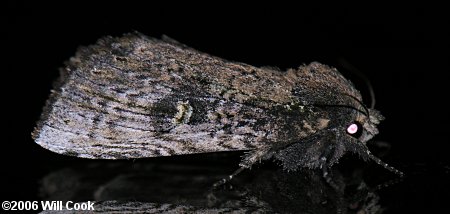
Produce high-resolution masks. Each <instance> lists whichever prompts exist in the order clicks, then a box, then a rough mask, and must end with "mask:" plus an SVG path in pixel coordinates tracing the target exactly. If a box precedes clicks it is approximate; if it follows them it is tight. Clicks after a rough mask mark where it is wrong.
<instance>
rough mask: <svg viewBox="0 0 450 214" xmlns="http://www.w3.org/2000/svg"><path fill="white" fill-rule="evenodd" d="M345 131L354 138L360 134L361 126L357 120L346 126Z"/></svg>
mask: <svg viewBox="0 0 450 214" xmlns="http://www.w3.org/2000/svg"><path fill="white" fill-rule="evenodd" d="M347 133H348V134H350V135H351V136H354V137H356V138H358V137H360V136H361V134H362V126H361V124H360V123H359V122H353V123H352V124H350V125H349V126H348V127H347Z"/></svg>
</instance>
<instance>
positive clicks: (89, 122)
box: [32, 33, 402, 179]
mask: <svg viewBox="0 0 450 214" xmlns="http://www.w3.org/2000/svg"><path fill="white" fill-rule="evenodd" d="M382 119H383V117H382V116H381V114H380V113H379V112H378V111H377V110H375V109H373V108H367V107H366V106H365V105H364V104H363V102H362V97H361V94H360V92H359V91H358V90H356V89H355V88H354V86H353V84H352V83H351V82H350V81H348V80H347V79H345V78H344V77H343V76H342V75H341V74H340V73H339V72H338V71H337V70H336V69H335V68H332V67H329V66H326V65H323V64H320V63H317V62H313V63H311V64H309V65H302V66H300V67H298V68H296V69H288V70H287V71H280V70H278V69H275V68H269V67H254V66H251V65H247V64H244V63H238V62H232V61H228V60H224V59H221V58H218V57H214V56H211V55H208V54H205V53H202V52H199V51H196V50H194V49H192V48H189V47H187V46H185V45H183V44H180V43H178V42H176V41H174V40H172V39H170V38H167V37H163V38H162V39H161V40H158V39H154V38H150V37H147V36H145V35H142V34H140V33H130V34H126V35H124V36H122V37H120V38H114V37H105V38H102V39H100V40H99V41H98V42H97V43H96V44H95V45H91V46H88V47H83V48H80V49H79V50H78V51H77V53H76V55H75V56H74V57H72V58H71V59H70V60H69V61H68V62H67V63H66V66H65V68H63V69H61V76H60V79H59V80H58V81H57V82H56V84H55V87H54V90H53V91H52V93H51V95H50V98H49V99H48V101H47V104H46V106H45V107H44V111H43V114H42V116H41V120H40V122H38V125H37V127H36V128H35V130H34V132H33V133H32V136H33V138H34V140H35V142H36V143H37V144H39V145H40V146H42V147H44V148H46V149H48V150H50V151H53V152H56V153H59V154H65V155H72V156H77V157H81V158H92V159H130V158H145V157H157V156H172V155H186V154H194V153H207V152H225V151H237V150H245V151H247V153H246V155H245V156H244V157H243V160H242V161H241V163H240V170H242V169H246V168H250V167H251V166H252V165H253V164H255V163H256V162H259V161H261V160H266V159H271V158H273V159H275V160H278V161H279V162H280V164H281V165H282V167H283V168H284V169H286V170H289V171H295V170H298V169H301V168H310V169H320V168H322V169H324V170H326V169H328V168H329V167H331V166H333V165H334V164H335V163H337V162H338V160H339V159H340V158H341V157H342V156H343V155H344V154H345V153H347V152H351V153H355V154H357V155H359V156H360V157H361V158H362V159H364V160H366V161H367V160H372V161H375V162H376V163H378V164H380V165H381V166H383V167H384V168H386V169H388V170H389V171H392V172H394V173H396V174H399V175H401V174H402V173H401V172H400V171H398V170H397V169H395V168H393V167H391V166H389V165H387V164H385V163H383V162H382V161H381V160H380V159H379V158H377V157H375V156H374V155H372V154H371V152H370V151H369V149H368V147H367V145H366V142H367V141H368V140H370V139H371V138H372V137H373V136H374V135H376V134H377V133H378V129H377V125H378V124H379V123H380V121H381V120H382ZM238 171H239V170H238ZM238 171H237V173H238ZM235 174H236V173H235ZM324 174H325V175H326V171H324ZM231 177H232V176H230V179H231Z"/></svg>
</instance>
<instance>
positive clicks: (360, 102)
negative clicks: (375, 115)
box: [344, 94, 370, 120]
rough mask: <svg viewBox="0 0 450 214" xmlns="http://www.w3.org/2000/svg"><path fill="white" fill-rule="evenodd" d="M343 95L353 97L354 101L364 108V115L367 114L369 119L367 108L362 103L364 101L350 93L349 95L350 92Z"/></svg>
mask: <svg viewBox="0 0 450 214" xmlns="http://www.w3.org/2000/svg"><path fill="white" fill-rule="evenodd" d="M344 95H345V96H348V97H350V98H352V99H354V100H355V101H356V102H358V103H359V105H360V106H362V107H363V108H364V111H365V112H366V116H367V117H368V118H369V120H370V113H369V109H368V108H367V107H366V105H364V103H363V102H362V101H361V100H358V98H356V97H354V96H352V95H350V94H344Z"/></svg>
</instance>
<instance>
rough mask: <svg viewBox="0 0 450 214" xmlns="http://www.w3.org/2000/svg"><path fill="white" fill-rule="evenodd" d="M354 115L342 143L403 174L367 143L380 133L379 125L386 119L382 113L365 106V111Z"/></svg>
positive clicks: (360, 154)
mask: <svg viewBox="0 0 450 214" xmlns="http://www.w3.org/2000/svg"><path fill="white" fill-rule="evenodd" d="M364 108H365V107H364ZM352 115H353V118H351V119H353V120H351V119H350V120H349V121H350V122H348V123H347V125H346V126H345V127H344V128H345V134H346V137H344V139H341V140H344V141H343V142H342V143H344V145H345V147H346V150H349V151H351V152H353V153H356V154H358V155H359V156H360V157H362V158H363V159H364V160H372V161H374V162H375V163H377V164H378V165H381V166H382V167H384V168H385V169H387V170H389V171H391V172H393V173H395V174H397V175H400V176H403V173H402V172H400V171H399V170H397V169H395V168H393V167H391V166H389V165H388V164H386V163H384V162H383V161H382V160H381V159H379V158H378V157H376V156H374V155H373V154H372V153H371V152H370V150H369V148H368V147H367V145H366V143H367V141H369V140H370V139H372V138H373V137H374V136H375V135H377V134H378V128H377V125H378V124H379V123H380V122H381V121H382V120H384V117H383V116H382V115H381V114H380V112H379V111H377V110H375V109H367V108H365V111H364V113H361V112H357V113H353V114H352Z"/></svg>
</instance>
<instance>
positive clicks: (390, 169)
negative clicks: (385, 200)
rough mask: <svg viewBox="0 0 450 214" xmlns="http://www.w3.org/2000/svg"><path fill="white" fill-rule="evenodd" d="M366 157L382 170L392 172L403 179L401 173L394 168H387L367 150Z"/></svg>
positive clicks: (385, 164) (386, 165) (387, 166)
mask: <svg viewBox="0 0 450 214" xmlns="http://www.w3.org/2000/svg"><path fill="white" fill-rule="evenodd" d="M367 155H368V156H369V158H370V159H371V160H373V161H375V163H377V164H378V165H381V166H382V167H383V168H385V169H387V170H389V171H391V172H393V173H394V174H396V175H398V176H400V177H403V176H404V174H403V172H401V171H400V170H397V169H396V168H394V167H392V166H389V165H388V164H387V163H385V162H383V161H382V160H381V159H379V158H378V157H376V156H374V155H373V154H372V153H371V152H370V151H369V150H367Z"/></svg>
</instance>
